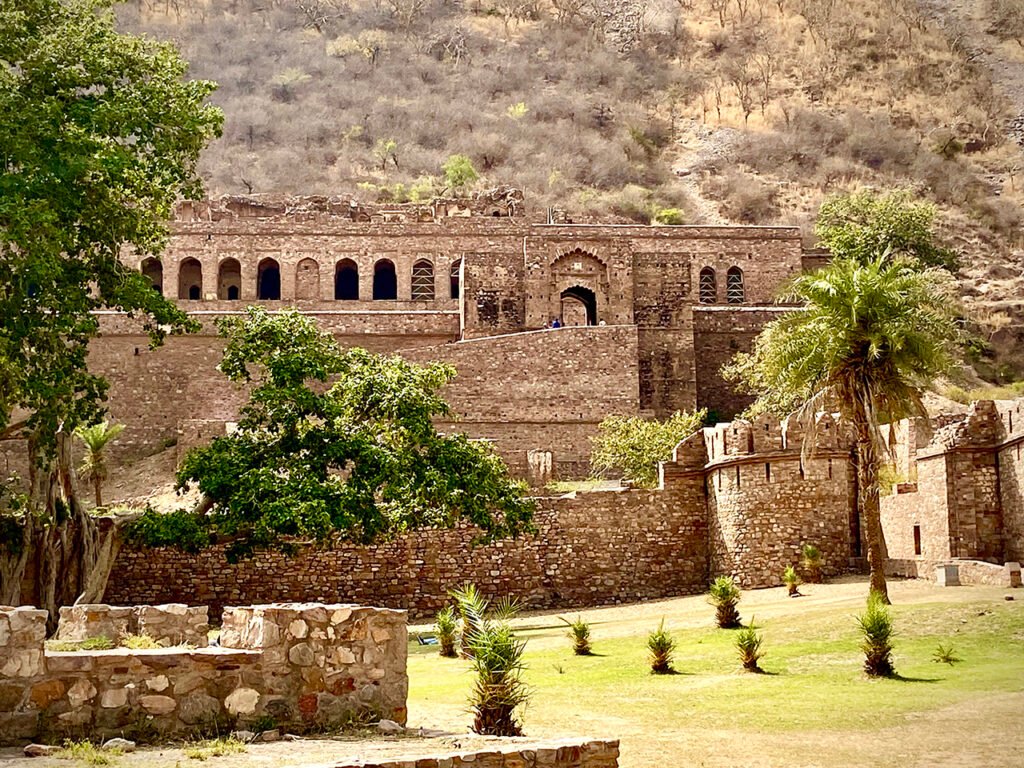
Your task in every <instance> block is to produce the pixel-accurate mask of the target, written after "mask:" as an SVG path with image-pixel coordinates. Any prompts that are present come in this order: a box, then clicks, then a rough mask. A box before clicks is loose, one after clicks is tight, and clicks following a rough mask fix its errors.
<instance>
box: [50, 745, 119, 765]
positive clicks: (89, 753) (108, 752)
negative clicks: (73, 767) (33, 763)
mask: <svg viewBox="0 0 1024 768" xmlns="http://www.w3.org/2000/svg"><path fill="white" fill-rule="evenodd" d="M121 754H122V752H121V750H120V749H100V748H99V747H98V746H96V745H95V744H93V743H92V742H91V741H84V740H83V741H72V740H70V739H69V740H67V741H65V742H64V745H63V746H62V747H61V748H60V750H59V751H58V752H57V753H56V755H55V757H56V758H57V759H58V760H76V761H78V762H80V763H85V764H86V765H112V764H113V763H114V759H115V758H116V757H117V756H118V755H121Z"/></svg>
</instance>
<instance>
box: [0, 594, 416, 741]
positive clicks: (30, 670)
mask: <svg viewBox="0 0 1024 768" xmlns="http://www.w3.org/2000/svg"><path fill="white" fill-rule="evenodd" d="M90 608H92V609H93V610H91V611H89V612H83V613H80V614H79V616H85V615H95V616H98V615H101V614H104V612H103V611H100V610H98V608H99V606H90ZM112 613H113V614H114V615H119V614H120V612H118V611H113V612H111V611H107V612H105V616H106V618H105V619H104V621H108V622H109V621H112V620H111V619H110V616H111V614H112ZM144 614H145V612H144V611H143V612H142V614H140V615H144ZM204 616H205V614H204ZM46 618H47V613H46V611H39V610H35V609H30V608H5V609H0V743H16V742H18V741H21V740H24V739H46V740H51V741H54V740H57V741H59V740H60V739H62V738H82V737H83V736H86V735H88V736H89V737H91V738H96V737H98V738H107V737H112V736H129V737H132V738H136V739H142V740H152V739H154V738H159V739H166V738H172V737H187V736H195V735H198V734H202V733H214V732H217V733H224V732H227V731H229V730H231V729H232V728H245V727H246V726H252V725H254V724H255V723H257V722H268V721H270V722H272V723H273V724H274V725H275V726H276V727H281V728H287V729H288V730H290V731H293V732H303V731H308V730H311V729H320V728H330V727H332V726H339V725H343V724H345V723H347V722H351V721H352V720H353V719H361V718H367V717H386V718H389V719H392V720H398V721H400V722H403V723H404V722H405V716H406V715H405V713H406V694H407V691H408V677H407V675H406V644H407V635H406V628H405V614H404V613H402V612H400V611H387V610H380V609H375V608H367V607H361V606H353V605H317V604H298V605H288V604H284V605H274V606H254V607H251V608H236V609H231V610H230V611H229V612H228V614H227V615H226V616H225V631H224V636H223V641H222V645H221V646H219V647H207V648H198V649H190V648H166V649H155V650H148V649H147V650H134V649H127V648H117V649H114V650H108V651H74V652H58V651H44V638H45V633H46ZM76 618H77V617H76ZM232 644H234V646H232Z"/></svg>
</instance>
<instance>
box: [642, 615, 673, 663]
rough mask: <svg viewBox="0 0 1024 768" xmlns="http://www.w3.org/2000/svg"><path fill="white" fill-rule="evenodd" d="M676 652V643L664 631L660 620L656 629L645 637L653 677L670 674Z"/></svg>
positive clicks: (662, 621)
mask: <svg viewBox="0 0 1024 768" xmlns="http://www.w3.org/2000/svg"><path fill="white" fill-rule="evenodd" d="M675 650H676V641H675V640H674V639H673V638H672V635H670V634H669V633H668V632H667V631H666V630H665V620H664V619H662V620H661V623H659V624H658V628H657V629H656V630H654V631H653V632H651V634H649V635H648V636H647V652H648V656H649V659H650V662H651V672H652V673H654V674H655V675H667V674H671V673H672V672H673V671H674V670H673V669H672V657H673V654H674V653H675Z"/></svg>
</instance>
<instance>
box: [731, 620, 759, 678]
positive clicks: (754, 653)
mask: <svg viewBox="0 0 1024 768" xmlns="http://www.w3.org/2000/svg"><path fill="white" fill-rule="evenodd" d="M763 644H764V637H762V636H761V634H760V633H758V631H757V627H756V626H755V625H754V619H753V618H751V619H750V626H749V627H743V628H742V629H740V631H739V632H737V633H736V651H737V653H738V654H739V657H740V663H742V664H743V668H744V669H746V670H748V671H750V672H760V671H761V667H760V666H759V664H758V662H759V661H760V660H761V659H762V658H764V652H763V651H762V650H761V646H762V645H763Z"/></svg>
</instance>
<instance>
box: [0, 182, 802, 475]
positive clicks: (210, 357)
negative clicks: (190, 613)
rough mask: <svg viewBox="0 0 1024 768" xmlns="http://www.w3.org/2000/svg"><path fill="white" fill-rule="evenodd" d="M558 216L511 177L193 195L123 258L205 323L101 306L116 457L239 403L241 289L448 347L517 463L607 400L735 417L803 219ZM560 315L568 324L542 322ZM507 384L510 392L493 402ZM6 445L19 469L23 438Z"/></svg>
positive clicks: (578, 450) (466, 393)
mask: <svg viewBox="0 0 1024 768" xmlns="http://www.w3.org/2000/svg"><path fill="white" fill-rule="evenodd" d="M510 214H515V215H510ZM549 220H550V221H552V222H553V221H554V218H553V217H550V216H549V219H548V220H534V219H532V218H530V217H529V216H527V215H524V208H523V204H522V200H521V196H518V197H517V196H516V194H515V193H514V191H510V190H497V191H495V192H493V193H489V194H487V195H483V196H481V197H480V198H478V199H474V200H470V201H444V200H441V201H435V202H434V203H432V204H430V205H405V206H392V207H377V208H367V207H363V206H357V205H353V204H351V203H349V202H348V201H347V200H341V199H333V198H295V199H287V200H259V199H252V198H226V199H222V200H217V201H211V202H205V203H186V204H183V205H181V206H180V207H179V209H178V212H177V219H176V221H175V222H174V224H173V235H172V238H171V242H170V245H169V247H168V249H167V251H166V253H165V254H164V256H163V258H162V260H161V261H160V262H156V261H153V260H145V261H139V260H137V259H136V260H132V259H131V257H130V256H127V255H126V259H127V260H128V262H129V263H130V264H131V266H132V267H133V268H137V269H139V270H141V271H142V272H143V273H144V274H146V275H147V276H148V277H149V278H150V280H151V281H152V282H153V284H154V286H155V287H157V288H158V289H159V290H161V291H162V292H163V293H164V294H165V295H167V296H169V297H172V298H174V299H175V300H176V301H177V302H178V303H179V304H180V306H181V307H182V308H184V309H185V310H187V311H188V312H190V313H191V314H192V315H193V316H194V317H195V318H196V319H198V320H200V321H201V322H202V324H203V330H202V332H201V333H199V334H197V335H191V336H187V337H175V338H170V339H168V341H167V344H166V345H165V346H164V347H161V348H159V349H156V350H150V349H149V348H148V342H147V339H146V338H145V337H144V336H143V335H142V334H141V333H140V330H139V328H138V327H137V326H136V325H135V324H134V323H133V322H131V321H129V320H128V319H127V318H125V317H123V316H121V315H119V314H116V313H104V314H103V315H102V317H101V327H102V331H103V335H102V337H101V338H100V339H98V340H96V342H95V343H94V344H93V345H92V348H91V358H90V364H91V365H92V367H93V368H94V369H95V370H96V371H97V372H98V373H102V374H103V375H105V376H106V377H107V378H108V379H109V380H110V382H111V389H110V412H111V417H112V418H113V419H114V420H116V421H119V422H122V423H124V424H126V425H127V429H126V431H125V432H124V433H123V434H122V436H121V437H120V438H119V439H118V440H117V441H116V442H115V443H114V444H113V446H112V452H113V454H114V455H115V456H124V457H128V458H134V457H137V456H139V455H145V454H149V453H153V452H155V451H158V450H161V449H162V448H165V447H167V446H169V445H171V444H173V443H174V442H176V441H179V440H180V441H183V442H189V441H191V438H192V436H191V435H190V434H186V433H187V432H189V430H190V429H191V428H192V427H191V426H190V424H194V423H195V420H204V421H208V422H216V421H221V422H231V421H233V420H234V419H235V417H236V414H237V411H238V408H239V406H240V404H241V403H242V401H243V399H244V393H243V392H241V391H239V390H238V389H237V388H235V387H234V386H232V385H230V384H229V383H228V382H227V381H226V380H224V378H223V377H222V376H221V375H220V374H219V373H218V372H217V371H216V366H217V363H218V362H219V359H220V353H221V349H222V342H221V340H220V339H219V338H218V337H217V335H216V328H215V326H214V321H215V320H216V319H217V318H218V317H221V316H224V315H232V314H236V313H239V312H241V311H243V310H244V307H245V306H246V305H247V304H260V305H263V306H265V307H267V308H268V309H270V310H275V309H281V308H285V307H292V306H294V307H297V308H299V309H300V310H301V311H303V312H305V313H307V314H309V315H310V316H311V317H314V318H315V319H316V320H317V322H318V324H319V325H320V326H321V327H322V328H323V329H325V330H327V331H329V332H330V333H332V334H333V335H334V336H335V337H336V338H337V339H338V340H339V342H340V343H342V344H344V345H349V346H361V347H365V348H367V349H370V350H372V351H377V352H399V353H402V354H407V355H409V356H410V357H412V358H414V359H417V360H427V359H441V360H450V361H452V362H453V363H454V364H455V365H456V367H457V368H458V370H459V374H460V375H459V378H458V379H457V380H456V382H455V383H454V384H453V385H452V387H451V389H450V391H449V392H448V397H449V400H450V402H451V403H452V405H453V406H454V408H455V410H456V412H458V413H459V415H460V418H461V421H462V422H463V423H464V424H465V428H466V430H467V431H469V432H471V433H472V434H473V435H474V436H476V437H486V438H491V439H493V440H494V441H495V442H496V444H497V445H498V447H499V450H501V451H502V453H503V454H504V455H505V458H506V459H507V460H508V461H509V463H510V464H511V465H512V466H514V467H516V468H517V471H520V470H519V468H522V471H523V472H524V473H525V466H526V461H527V459H526V457H527V454H528V452H529V451H530V450H544V451H551V452H552V457H553V474H554V476H563V477H565V476H569V477H572V476H578V475H579V474H580V473H582V472H585V471H586V464H587V459H588V455H589V451H590V445H589V437H590V436H592V435H593V434H594V432H595V429H596V425H597V423H598V422H600V420H601V419H602V418H604V417H605V416H607V415H610V414H612V413H617V414H623V415H635V414H650V415H658V416H666V415H669V414H671V413H672V412H674V411H676V410H690V409H693V408H695V407H708V408H710V409H711V410H712V411H714V412H716V413H717V414H718V415H720V416H729V415H731V414H733V413H735V412H736V411H737V410H738V409H739V408H741V407H742V406H743V405H744V402H745V401H744V400H742V399H741V398H739V397H738V396H737V395H736V394H735V393H734V392H732V391H731V389H730V388H729V387H728V386H727V385H726V384H725V383H724V382H723V381H722V380H721V378H720V377H719V375H718V368H719V367H720V365H721V364H722V363H724V362H725V361H727V360H728V359H729V358H730V357H731V355H732V354H733V353H734V352H735V351H737V350H740V349H746V348H748V347H749V344H750V341H751V339H752V338H753V336H754V335H756V333H757V331H758V330H759V329H760V328H761V327H762V325H763V324H764V322H765V321H766V320H768V319H770V318H771V317H773V316H775V313H776V312H778V311H779V308H777V307H775V306H773V303H772V302H773V299H774V296H775V294H776V292H777V290H778V288H779V287H780V286H781V285H782V284H783V283H784V282H785V281H786V280H788V279H790V278H792V277H793V276H794V275H796V274H798V273H799V272H800V270H801V266H802V251H801V245H800V234H799V231H798V229H797V228H795V227H667V226H666V227H658V226H638V225H612V224H594V223H587V224H572V223H568V222H565V221H561V222H558V223H548V221H549ZM701 274H703V275H704V282H703V283H701V277H700V275H701ZM709 276H710V279H709ZM701 285H703V289H701V288H700V286H701ZM556 320H557V321H558V325H561V326H562V327H561V328H559V329H557V331H555V330H552V331H549V332H548V333H547V334H539V333H538V334H533V333H531V332H533V331H540V330H543V329H544V328H546V327H548V326H551V325H553V324H555V323H554V321H556ZM424 347H428V348H429V349H426V350H421V348H424ZM417 350H419V351H417ZM698 360H699V362H698ZM609 388H613V389H609ZM484 390H489V391H487V392H485V391H484ZM495 392H500V393H501V395H500V397H499V399H500V400H501V402H490V401H488V399H489V398H493V397H494V394H495ZM609 398H611V400H614V402H610V401H609ZM499 406H501V407H500V408H499ZM498 410H500V413H497V411H498ZM553 411H557V415H553V413H552V412H553ZM210 428H211V429H214V430H216V429H217V428H216V427H210ZM5 448H6V449H9V450H8V451H7V453H8V457H3V458H6V460H7V462H8V465H9V466H13V467H15V468H17V467H18V463H17V460H16V459H15V458H12V457H16V456H17V454H18V452H19V448H18V446H11V445H10V444H8V445H7V446H5Z"/></svg>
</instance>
